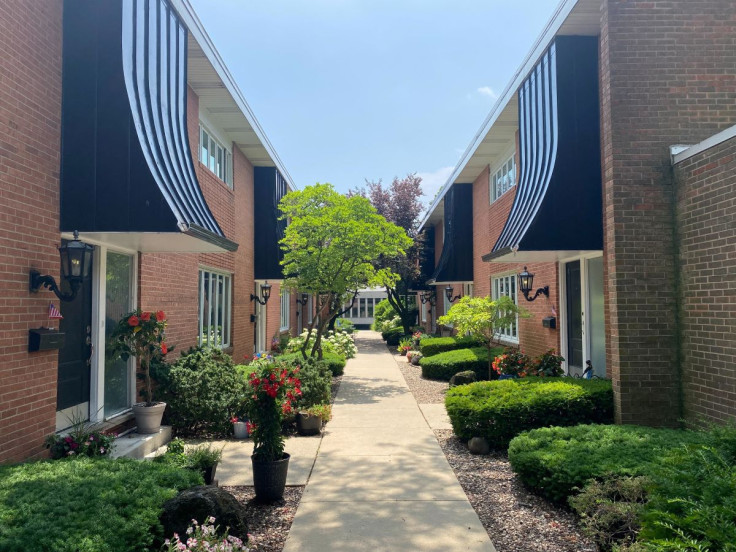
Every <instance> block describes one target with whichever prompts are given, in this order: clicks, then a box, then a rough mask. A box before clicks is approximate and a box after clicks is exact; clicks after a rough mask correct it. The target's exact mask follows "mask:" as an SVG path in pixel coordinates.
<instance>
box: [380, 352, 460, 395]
mask: <svg viewBox="0 0 736 552" xmlns="http://www.w3.org/2000/svg"><path fill="white" fill-rule="evenodd" d="M393 356H394V360H395V361H396V364H398V366H399V370H401V373H402V374H403V376H404V379H405V380H406V384H407V385H408V386H409V390H410V391H411V394H412V395H414V399H415V400H416V401H417V404H444V403H445V392H446V391H447V390H448V389H449V388H450V384H449V383H447V382H446V381H434V380H428V379H424V378H423V377H422V369H421V367H419V366H414V365H413V364H411V363H409V362H407V361H406V357H403V356H401V355H399V353H397V352H393Z"/></svg>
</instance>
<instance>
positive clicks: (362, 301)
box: [359, 297, 365, 318]
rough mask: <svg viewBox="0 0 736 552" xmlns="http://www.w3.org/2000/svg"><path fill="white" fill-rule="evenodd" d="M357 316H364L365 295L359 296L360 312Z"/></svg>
mask: <svg viewBox="0 0 736 552" xmlns="http://www.w3.org/2000/svg"><path fill="white" fill-rule="evenodd" d="M359 318H365V297H361V298H360V314H359Z"/></svg>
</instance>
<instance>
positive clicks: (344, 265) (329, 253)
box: [279, 184, 412, 358]
mask: <svg viewBox="0 0 736 552" xmlns="http://www.w3.org/2000/svg"><path fill="white" fill-rule="evenodd" d="M279 208H280V209H281V212H282V216H283V217H284V218H286V219H287V220H288V221H289V225H288V226H287V227H286V231H285V233H284V238H283V239H282V240H281V248H282V249H283V250H284V259H283V261H282V265H283V267H284V275H285V279H284V286H285V287H287V288H288V289H292V290H299V291H300V292H303V293H309V294H311V295H314V296H315V297H316V298H317V305H316V311H317V316H316V317H314V319H313V320H312V323H310V324H309V326H308V337H307V339H305V341H304V346H303V348H302V351H301V352H302V355H303V356H304V357H305V358H306V357H307V356H318V357H320V358H321V355H322V349H321V343H322V335H323V333H324V331H325V329H326V328H327V325H328V324H329V322H330V320H331V319H332V318H333V317H334V316H335V314H336V313H338V312H339V311H340V310H342V305H343V304H344V303H345V302H346V301H347V300H348V299H349V298H350V297H352V296H353V294H354V293H355V291H356V290H358V289H361V288H364V287H367V286H375V285H378V284H379V282H385V281H394V280H395V279H396V278H397V276H396V275H395V274H392V271H391V270H390V269H389V268H377V267H376V265H375V261H376V259H379V258H381V257H384V256H388V257H395V256H399V255H403V254H404V253H405V251H406V249H407V248H409V247H411V245H412V240H411V239H410V238H409V237H408V236H407V235H406V232H405V231H404V230H403V229H402V228H400V227H399V226H396V225H395V224H392V223H390V222H388V221H387V220H386V219H385V218H384V217H382V216H381V215H379V214H378V213H377V212H376V210H375V208H374V207H373V206H372V205H371V203H370V201H368V200H367V199H366V198H364V197H361V196H359V195H355V196H352V197H347V196H344V195H342V194H340V193H338V192H336V191H335V189H334V188H333V187H332V185H331V184H315V185H314V186H309V187H307V188H305V189H303V190H297V191H294V192H291V193H288V194H286V196H284V198H283V199H282V200H281V203H280V204H279ZM313 332H316V338H315V340H314V342H313V343H314V345H313V346H312V350H311V351H310V353H309V355H308V354H307V351H306V348H307V344H308V343H310V342H311V337H312V333H313Z"/></svg>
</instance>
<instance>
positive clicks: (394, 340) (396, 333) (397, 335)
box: [381, 327, 411, 347]
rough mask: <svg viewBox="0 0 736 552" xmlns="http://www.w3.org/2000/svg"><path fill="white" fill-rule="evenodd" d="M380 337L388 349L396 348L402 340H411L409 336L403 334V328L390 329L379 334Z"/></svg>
mask: <svg viewBox="0 0 736 552" xmlns="http://www.w3.org/2000/svg"><path fill="white" fill-rule="evenodd" d="M381 337H382V338H383V340H384V341H385V342H386V345H388V346H389V347H396V346H397V345H398V344H399V341H401V340H402V339H403V338H405V337H408V338H411V335H406V334H404V328H402V327H398V328H391V329H390V330H387V331H385V332H381Z"/></svg>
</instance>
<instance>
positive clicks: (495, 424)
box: [445, 378, 613, 448]
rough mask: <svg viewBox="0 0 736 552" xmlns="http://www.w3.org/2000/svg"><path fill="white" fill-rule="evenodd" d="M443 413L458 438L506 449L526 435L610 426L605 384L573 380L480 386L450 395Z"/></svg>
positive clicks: (610, 392)
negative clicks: (533, 431) (552, 429)
mask: <svg viewBox="0 0 736 552" xmlns="http://www.w3.org/2000/svg"><path fill="white" fill-rule="evenodd" d="M445 408H447V413H448V415H449V416H450V421H451V422H452V428H453V430H454V431H455V434H456V435H457V436H458V437H460V438H461V439H470V438H471V437H485V438H486V439H488V442H489V443H490V444H491V446H492V447H495V448H504V447H506V446H508V444H509V441H511V439H513V438H514V437H515V436H517V435H518V434H519V433H521V432H523V431H526V430H529V429H534V428H538V427H546V426H571V425H576V424H584V423H612V422H613V389H612V386H611V382H610V381H607V380H582V379H573V378H522V379H510V380H501V381H488V382H478V383H472V384H470V385H464V386H461V387H454V388H452V389H450V390H449V391H448V392H447V395H445Z"/></svg>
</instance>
